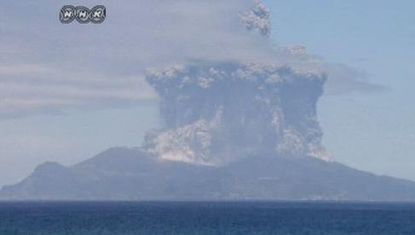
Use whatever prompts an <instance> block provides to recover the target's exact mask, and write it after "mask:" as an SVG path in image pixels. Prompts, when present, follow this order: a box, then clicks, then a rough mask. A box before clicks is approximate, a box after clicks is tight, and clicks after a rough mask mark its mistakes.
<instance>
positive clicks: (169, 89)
mask: <svg viewBox="0 0 415 235" xmlns="http://www.w3.org/2000/svg"><path fill="white" fill-rule="evenodd" d="M147 80H148V82H149V83H150V84H151V85H152V86H153V87H154V88H155V90H156V91H157V92H158V94H159V96H160V98H161V117H162V118H163V120H164V122H165V128H164V129H163V130H160V131H157V132H154V133H151V134H149V135H148V136H147V141H146V147H147V148H148V150H149V151H151V152H152V153H154V154H156V155H157V156H160V157H161V158H163V159H168V160H177V161H186V162H191V163H197V164H209V165H222V164H226V163H228V162H230V161H234V160H237V159H240V158H244V157H255V156H258V155H264V154H268V155H275V156H276V157H297V158H300V157H317V158H325V157H326V154H325V151H324V149H323V147H322V146H321V137H322V132H321V129H320V127H319V124H318V122H317V119H316V103H317V100H318V98H319V97H320V96H321V95H322V92H323V84H324V82H325V80H326V78H325V76H324V75H316V74H311V73H310V74H306V73H305V74H302V73H298V72H295V71H292V70H291V69H290V68H287V67H278V66H272V65H269V66H267V65H256V64H232V63H228V64H223V63H222V64H214V65H212V64H204V65H200V64H199V65H194V66H187V67H180V66H176V67H172V68H169V69H166V70H164V71H157V72H149V74H148V76H147Z"/></svg>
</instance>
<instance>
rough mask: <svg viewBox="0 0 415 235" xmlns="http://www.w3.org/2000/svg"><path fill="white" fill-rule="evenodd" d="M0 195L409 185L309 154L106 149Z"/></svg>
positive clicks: (201, 193)
mask: <svg viewBox="0 0 415 235" xmlns="http://www.w3.org/2000/svg"><path fill="white" fill-rule="evenodd" d="M0 198H1V199H8V200H10V199H12V200H38V199H40V200H238V199H239V200H245V199H251V200H362V201H415V183H413V182H410V181H406V180H399V179H394V178H391V177H385V176H376V175H373V174H370V173H366V172H362V171H357V170H354V169H352V168H349V167H346V166H344V165H341V164H338V163H334V162H325V161H321V160H318V159H313V158H303V159H288V158H282V157H272V156H255V157H249V158H245V159H242V160H239V161H237V162H234V163H231V164H228V165H226V166H222V167H212V166H201V165H191V164H186V163H182V162H173V161H166V160H160V159H159V158H156V157H155V156H152V155H150V154H147V153H145V152H143V151H142V150H140V149H127V148H113V149H109V150H107V151H105V152H103V153H101V154H99V155H97V156H95V157H94V158H92V159H90V160H87V161H85V162H82V163H80V164H77V165H75V166H72V167H64V166H61V165H59V164H57V163H45V164H43V165H41V166H39V167H38V168H36V169H35V171H34V172H33V174H32V175H30V176H29V177H28V178H26V179H25V180H23V181H22V182H20V183H19V184H16V185H13V186H6V187H4V188H3V189H2V190H1V191H0Z"/></svg>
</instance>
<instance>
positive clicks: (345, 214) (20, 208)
mask: <svg viewBox="0 0 415 235" xmlns="http://www.w3.org/2000/svg"><path fill="white" fill-rule="evenodd" d="M0 234H1V235H3V234H5V235H9V234H10V235H13V234H24V235H31V234H36V235H38V234H57V235H59V234H88V235H90V234H91V235H94V234H241V235H242V234H277V235H279V234H281V235H291V234H292V235H297V234H298V235H300V234H301V235H302V234H305V235H314V234H315V235H326V234H327V235H346V234H353V235H360V234H361V235H372V234H373V235H400V234H408V235H415V204H400V203H334V202H333V203H321V202H3V203H1V202H0Z"/></svg>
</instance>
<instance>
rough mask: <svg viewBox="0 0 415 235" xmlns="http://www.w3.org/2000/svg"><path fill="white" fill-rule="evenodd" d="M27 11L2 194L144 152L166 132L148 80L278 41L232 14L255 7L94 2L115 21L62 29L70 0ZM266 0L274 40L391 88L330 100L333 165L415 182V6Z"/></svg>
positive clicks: (11, 80) (9, 73) (10, 59)
mask: <svg viewBox="0 0 415 235" xmlns="http://www.w3.org/2000/svg"><path fill="white" fill-rule="evenodd" d="M23 2H24V3H23ZM28 2H29V1H19V2H16V1H12V0H6V1H3V2H2V3H0V15H1V16H0V185H4V184H10V183H15V182H16V181H17V180H19V179H21V178H22V177H24V176H26V175H27V174H29V173H30V172H31V170H33V168H34V167H35V166H36V165H37V164H39V163H41V162H43V161H46V160H51V161H58V162H61V163H64V164H73V163H76V162H78V161H81V160H83V159H87V158H89V157H91V156H92V155H94V154H96V153H98V152H100V151H102V150H104V149H106V148H108V147H112V146H138V145H140V143H141V140H142V137H143V134H144V131H145V130H148V129H149V128H153V127H156V126H157V125H158V111H157V110H158V108H157V100H156V99H155V96H154V93H153V92H152V91H151V90H150V89H149V88H148V86H146V84H145V83H144V82H143V80H142V73H143V70H144V68H145V67H147V66H153V65H155V64H157V65H163V64H167V63H171V61H172V60H175V61H178V62H183V61H186V60H189V59H194V58H198V57H203V58H207V59H229V58H228V57H229V56H230V55H231V56H234V57H238V58H246V57H248V58H251V59H252V58H258V59H269V58H268V57H267V56H268V54H267V46H269V45H267V44H268V43H269V42H267V41H263V40H262V39H261V38H260V37H256V36H253V35H248V36H247V35H245V31H243V30H239V28H237V27H234V26H235V24H236V22H234V21H235V19H234V18H232V17H228V15H231V14H229V12H238V11H243V9H244V8H245V7H246V6H247V5H246V4H247V2H249V1H244V0H240V1H239V0H232V1H226V3H224V1H215V2H217V4H216V5H215V4H203V2H204V1H203V2H197V3H195V1H193V4H188V1H185V0H183V1H172V2H175V3H174V4H172V5H169V6H168V7H161V6H162V4H163V1H151V2H152V3H151V4H150V3H149V1H140V2H141V3H142V4H141V5H137V3H136V1H125V2H123V4H114V3H111V2H110V1H88V4H87V5H93V4H94V3H101V2H103V3H105V5H107V7H108V12H109V16H108V18H107V22H105V24H103V25H99V26H93V25H89V26H86V27H85V26H81V27H80V26H79V25H76V24H73V25H67V26H63V25H60V23H59V22H58V21H57V19H56V17H57V12H58V9H59V8H60V7H61V5H63V4H64V3H67V1H66V2H63V1H50V0H45V1H43V2H42V4H40V3H34V2H30V3H28ZM82 2H86V1H74V4H75V3H82ZM265 2H266V4H267V6H268V7H269V8H270V9H271V11H272V23H273V34H272V42H273V43H275V44H277V45H280V46H289V45H304V46H306V47H307V50H308V51H309V52H310V53H312V54H315V55H318V56H321V57H322V58H323V59H324V60H325V61H328V62H330V63H333V64H337V63H338V64H339V66H344V65H346V66H349V67H351V68H354V73H345V74H346V76H347V75H351V74H355V73H359V76H361V79H367V81H369V80H370V81H371V82H373V83H375V84H379V85H382V86H384V87H385V88H386V89H380V90H379V91H377V90H375V91H372V90H370V89H369V90H365V89H355V91H354V92H347V93H345V94H336V93H331V94H330V95H326V96H324V97H323V99H322V100H321V102H320V105H319V109H320V113H319V117H320V121H321V124H322V126H323V129H324V132H325V137H324V142H325V144H326V146H327V148H328V149H329V150H330V151H331V152H332V153H333V155H334V157H335V159H336V160H338V161H340V162H342V163H346V164H348V165H350V166H353V167H356V168H358V169H362V170H369V171H372V172H375V173H379V174H389V175H393V176H399V177H405V178H409V179H413V180H415V171H414V169H415V159H414V157H415V145H414V144H413V143H414V142H415V105H413V104H412V103H413V101H414V100H415V93H413V92H412V89H413V88H412V87H414V86H415V79H414V78H415V67H414V66H413V62H414V61H415V45H414V42H415V27H414V26H413V22H415V15H414V14H413V10H412V9H414V7H415V3H414V2H413V1H409V0H406V1H405V0H400V1H398V2H391V1H386V0H376V1H374V0H366V1H358V0H349V1H342V0H315V1H309V0H293V1H282V0H281V1H280V0H266V1H265ZM39 4H40V5H42V7H40V6H38V5H39ZM212 5H214V6H212ZM132 6H135V7H132ZM137 6H140V7H139V8H137ZM22 7H26V8H24V9H30V14H28V15H27V17H22V15H24V14H17V12H19V9H21V8H22ZM137 9H140V10H139V13H141V14H139V15H140V16H137V17H136V18H134V19H133V21H131V20H130V19H131V15H129V14H133V13H134V10H137ZM14 13H16V14H14ZM158 15H162V16H163V17H157V16H158ZM183 15H184V16H186V17H183ZM6 16H8V18H7V20H6ZM180 16H181V17H180ZM189 18H190V20H189ZM172 19H174V20H172ZM213 19H214V20H213ZM135 22H136V23H137V24H134V23H135ZM160 25H161V26H160ZM121 26H122V27H121ZM213 39H217V40H218V41H215V40H213ZM219 41H220V42H221V43H219ZM223 43H225V46H224V45H223ZM219 44H220V45H221V46H220V47H218V45H219ZM199 48H204V50H199ZM223 48H226V50H225V49H223ZM241 48H244V49H241ZM178 55H181V56H178ZM230 59H232V58H230ZM97 61H98V62H97ZM350 79H351V80H352V78H350ZM349 85H350V84H349ZM352 90H353V89H352ZM28 100H30V102H28ZM86 101H88V102H86Z"/></svg>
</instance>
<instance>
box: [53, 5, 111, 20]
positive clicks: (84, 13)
mask: <svg viewBox="0 0 415 235" xmlns="http://www.w3.org/2000/svg"><path fill="white" fill-rule="evenodd" d="M106 11H107V10H106V8H105V6H102V5H98V6H95V7H93V8H91V9H89V8H88V7H84V6H72V5H66V6H63V7H62V9H61V11H60V13H59V20H60V22H61V23H62V24H69V23H72V21H74V20H76V21H78V23H81V24H87V23H94V24H101V23H102V22H104V21H105V18H106V16H107V12H106Z"/></svg>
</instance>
